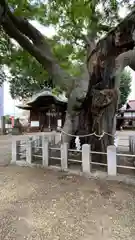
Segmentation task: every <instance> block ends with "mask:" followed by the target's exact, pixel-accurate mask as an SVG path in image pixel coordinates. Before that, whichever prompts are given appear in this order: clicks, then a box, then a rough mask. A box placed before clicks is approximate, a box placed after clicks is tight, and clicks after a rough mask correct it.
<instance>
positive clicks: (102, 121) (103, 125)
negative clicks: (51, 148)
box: [64, 14, 135, 161]
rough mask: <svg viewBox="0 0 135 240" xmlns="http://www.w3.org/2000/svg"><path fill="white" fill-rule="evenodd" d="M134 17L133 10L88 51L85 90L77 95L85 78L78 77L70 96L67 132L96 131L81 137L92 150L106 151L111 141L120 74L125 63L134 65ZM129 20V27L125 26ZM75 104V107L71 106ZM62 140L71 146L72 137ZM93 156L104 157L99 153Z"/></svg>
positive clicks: (72, 144)
mask: <svg viewBox="0 0 135 240" xmlns="http://www.w3.org/2000/svg"><path fill="white" fill-rule="evenodd" d="M134 18H135V15H134V14H133V15H132V14H131V15H129V16H128V17H127V19H125V20H124V21H123V22H122V23H121V24H120V25H118V27H117V28H115V29H113V30H112V31H111V32H110V33H109V34H108V35H107V36H106V37H105V38H104V39H102V40H100V41H99V43H98V44H97V46H96V48H95V49H94V50H93V51H92V52H91V53H90V54H88V60H87V62H88V72H89V81H86V82H89V85H88V86H87V94H86V95H85V97H84V96H82V97H80V89H83V88H81V82H84V79H80V86H79V87H78V86H77V88H76V89H77V90H76V91H75V89H74V90H73V93H72V94H74V101H73V97H71V98H69V106H70V105H72V109H71V108H69V109H68V110H67V113H68V119H70V125H69V126H70V127H69V129H68V124H67V122H66V131H67V134H68V133H69V134H71V133H72V134H73V135H76V136H79V135H80V136H81V135H86V136H87V135H89V134H92V133H96V135H97V136H95V135H93V136H87V137H81V138H80V140H81V143H82V144H83V143H90V144H91V147H92V150H96V151H101V152H106V150H107V146H108V145H112V144H113V143H114V137H113V136H114V134H115V130H116V119H115V115H116V110H117V105H118V100H119V85H120V74H121V72H122V70H123V69H124V68H125V67H126V66H130V67H131V68H132V69H135V67H134V66H135V57H134V56H135V50H134V29H135V21H134ZM129 23H130V27H131V28H130V29H129V28H128V27H127V26H128V25H129ZM78 92H79V93H78ZM85 93H86V89H85ZM82 95H83V94H82ZM78 98H79V99H78ZM81 102H82V104H81ZM75 106H77V109H76V111H75V110H73V109H75ZM71 123H72V124H71ZM68 130H69V131H68ZM98 135H101V137H98ZM64 140H65V141H70V146H71V147H74V140H75V138H74V137H73V138H72V139H71V138H69V139H68V138H67V137H66V139H64ZM96 159H97V160H98V161H99V160H101V161H102V160H103V158H101V156H99V158H98V157H96Z"/></svg>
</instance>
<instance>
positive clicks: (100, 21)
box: [0, 0, 133, 102]
mask: <svg viewBox="0 0 135 240" xmlns="http://www.w3.org/2000/svg"><path fill="white" fill-rule="evenodd" d="M123 5H124V6H127V7H128V8H132V7H133V4H132V1H130V0H129V1H127V0H121V1H120V0H98V1H97V0H77V1H76V0H69V1H67V0H51V1H49V0H48V1H47V0H44V1H43V0H21V1H18V0H8V6H9V7H10V9H11V10H12V12H14V15H16V16H23V17H25V18H27V19H28V20H30V21H34V22H35V21H38V22H39V23H40V24H42V25H44V26H45V27H48V26H52V27H53V28H54V29H55V35H54V36H53V37H51V39H49V43H50V44H51V47H52V51H53V53H54V55H55V56H56V59H57V60H58V61H59V63H60V65H61V67H62V68H63V69H65V70H66V71H67V72H68V73H70V74H71V75H73V76H78V75H79V74H80V65H82V63H83V62H84V59H85V44H84V41H83V39H84V34H91V36H94V37H95V38H99V36H101V35H102V34H105V32H106V31H109V30H110V28H111V27H113V26H115V25H116V24H117V22H118V21H120V17H119V14H118V12H119V9H120V7H122V6H123ZM43 31H44V34H45V35H46V33H47V29H46V28H43ZM0 34H1V41H0V54H1V58H0V64H1V66H3V65H7V66H8V67H9V70H10V73H11V77H10V78H9V82H10V92H11V95H12V97H13V98H17V97H27V96H29V95H32V94H33V92H35V91H38V90H40V89H42V88H43V87H44V86H45V85H49V86H52V82H51V79H50V76H48V73H47V72H46V71H45V70H44V69H43V67H42V66H41V65H40V64H39V63H38V62H37V61H36V60H35V59H34V58H33V57H32V56H30V55H29V53H28V52H26V51H24V50H23V49H22V48H21V47H19V46H18V45H16V44H15V43H14V42H13V41H12V40H11V39H10V38H9V37H8V36H7V35H6V34H5V33H4V32H3V31H2V30H1V32H0ZM0 79H1V82H2V81H4V80H5V77H1V78H0ZM52 87H54V88H56V89H57V88H58V86H52ZM61 90H62V89H61ZM123 90H124V88H123ZM123 96H124V95H123ZM122 102H123V100H122Z"/></svg>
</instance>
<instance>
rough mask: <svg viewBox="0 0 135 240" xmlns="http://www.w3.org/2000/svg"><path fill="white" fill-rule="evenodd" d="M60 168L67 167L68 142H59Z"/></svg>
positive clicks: (64, 168)
mask: <svg viewBox="0 0 135 240" xmlns="http://www.w3.org/2000/svg"><path fill="white" fill-rule="evenodd" d="M61 168H62V170H66V169H67V168H68V143H63V144H61Z"/></svg>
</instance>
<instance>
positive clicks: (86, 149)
mask: <svg viewBox="0 0 135 240" xmlns="http://www.w3.org/2000/svg"><path fill="white" fill-rule="evenodd" d="M90 150H91V146H90V145H89V144H83V145H82V171H83V172H84V173H86V174H90V172H91V154H90Z"/></svg>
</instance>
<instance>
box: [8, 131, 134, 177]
mask: <svg viewBox="0 0 135 240" xmlns="http://www.w3.org/2000/svg"><path fill="white" fill-rule="evenodd" d="M52 142H53V143H54V142H55V137H54V136H52V141H51V140H50V139H49V138H46V136H44V135H42V136H40V137H39V136H38V138H37V140H36V139H34V140H33V138H30V137H27V138H26V139H25V140H24V139H23V140H22V144H21V141H18V140H16V139H13V141H12V163H16V162H18V161H20V160H22V158H23V160H25V161H26V163H28V164H32V163H34V161H35V160H34V159H35V158H36V161H40V164H41V165H42V166H44V167H48V166H49V165H50V161H51V162H54V164H55V165H58V164H59V165H60V168H61V170H68V168H69V165H71V164H76V163H77V164H80V165H81V170H82V172H83V173H86V174H90V173H91V172H92V167H94V166H99V167H106V169H107V173H108V175H110V176H116V175H117V173H118V169H120V168H123V169H128V170H135V166H134V163H135V137H134V136H131V137H129V146H130V154H122V153H119V152H117V147H116V146H114V145H111V146H108V147H107V152H96V151H91V146H90V145H88V144H84V145H82V149H81V150H79V151H78V150H75V149H74V150H73V149H69V148H68V144H67V143H64V144H61V146H60V147H56V146H55V145H54V146H53V144H52ZM52 154H55V155H52ZM70 154H73V155H74V157H75V158H73V157H71V156H70ZM78 155H79V156H80V159H78V158H77V157H78ZM93 155H97V157H98V156H99V155H101V156H102V157H104V158H105V162H104V163H103V162H100V161H99V160H98V161H93ZM21 156H22V157H21ZM119 157H121V158H122V159H124V158H125V157H127V158H129V159H131V161H130V162H132V165H131V164H130V165H129V166H127V165H124V164H122V163H118V158H119ZM37 158H38V160H37ZM98 159H99V157H98ZM55 161H56V162H57V163H55ZM127 162H128V161H127ZM51 165H52V163H51Z"/></svg>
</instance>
